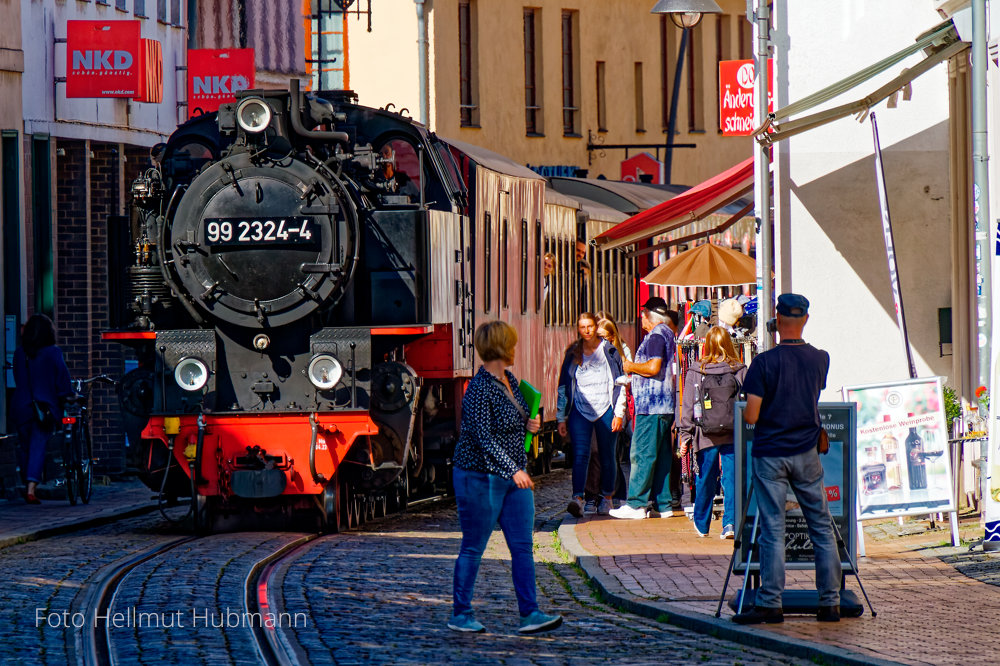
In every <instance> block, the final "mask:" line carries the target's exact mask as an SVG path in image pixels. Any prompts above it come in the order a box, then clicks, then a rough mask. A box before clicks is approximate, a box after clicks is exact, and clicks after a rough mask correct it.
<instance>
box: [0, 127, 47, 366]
mask: <svg viewBox="0 0 1000 666" xmlns="http://www.w3.org/2000/svg"><path fill="white" fill-rule="evenodd" d="M0 136H2V138H0V179H2V180H0V183H2V190H0V191H2V192H3V202H2V203H0V212H2V214H3V220H2V225H3V241H4V242H3V303H4V314H8V315H14V317H15V318H16V319H17V320H18V321H20V319H21V317H20V314H21V286H22V279H21V198H20V197H19V196H18V191H17V187H18V182H19V181H20V177H19V175H18V174H19V173H20V163H21V161H20V159H19V158H18V152H19V151H18V136H19V133H18V131H17V130H4V131H3V133H2V135H0ZM43 143H44V144H45V147H46V154H45V155H46V156H45V159H44V163H45V164H46V165H48V163H49V160H48V150H47V149H48V145H49V141H48V138H46V139H45V140H44V141H43ZM48 179H49V174H48V172H46V174H45V177H44V182H45V183H48ZM36 187H37V185H36ZM50 201H51V199H45V204H46V206H48V204H49V202H50ZM46 210H48V208H46ZM47 222H48V217H47V216H46V219H45V220H44V221H42V222H39V221H37V220H36V222H35V225H36V227H38V226H41V227H43V230H44V231H45V232H47V233H49V234H51V233H52V230H51V225H50V224H47ZM39 231H40V230H39V229H37V228H36V229H35V235H36V236H37V235H38V233H39ZM45 250H48V252H47V259H48V269H49V276H50V277H51V275H52V248H51V240H49V242H46V243H44V244H43V245H42V246H41V247H39V246H38V241H37V240H36V244H35V252H36V253H38V252H43V253H44V252H45ZM43 261H44V259H43ZM35 270H36V274H37V271H38V260H37V259H36V263H35ZM35 285H36V287H35V291H36V293H37V292H40V291H42V289H41V285H39V283H38V282H37V280H36V282H35ZM49 287H50V288H51V280H50V282H49ZM39 311H40V310H39ZM46 314H52V303H51V298H50V301H49V310H48V311H47V312H46ZM7 351H8V352H13V351H14V350H13V349H8V350H7Z"/></svg>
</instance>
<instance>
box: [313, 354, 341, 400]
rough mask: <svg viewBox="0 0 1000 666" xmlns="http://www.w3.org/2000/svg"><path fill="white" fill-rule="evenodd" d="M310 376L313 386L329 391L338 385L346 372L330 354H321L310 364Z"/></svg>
mask: <svg viewBox="0 0 1000 666" xmlns="http://www.w3.org/2000/svg"><path fill="white" fill-rule="evenodd" d="M308 374H309V381H310V382H312V385H313V386H315V387H316V388H318V389H320V390H322V391H328V390H330V389H332V388H333V387H334V386H336V385H337V383H338V382H339V381H340V378H341V376H342V375H343V374H344V370H343V368H341V367H340V363H339V362H338V361H337V359H335V358H334V357H332V356H330V355H329V354H319V355H317V356H314V357H313V360H312V361H311V362H310V363H309V371H308Z"/></svg>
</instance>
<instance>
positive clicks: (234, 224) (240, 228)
mask: <svg viewBox="0 0 1000 666" xmlns="http://www.w3.org/2000/svg"><path fill="white" fill-rule="evenodd" d="M314 227H315V225H314V224H313V221H312V220H311V219H310V218H308V217H260V218H253V219H249V218H242V217H206V218H205V229H204V231H205V236H204V237H205V244H206V245H209V246H213V247H218V246H227V247H247V246H250V245H257V246H259V245H316V244H317V243H318V241H319V230H318V229H314Z"/></svg>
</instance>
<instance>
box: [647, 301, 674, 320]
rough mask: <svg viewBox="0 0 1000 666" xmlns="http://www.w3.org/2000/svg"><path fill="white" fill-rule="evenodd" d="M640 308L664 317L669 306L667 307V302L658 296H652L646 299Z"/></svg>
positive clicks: (668, 310)
mask: <svg viewBox="0 0 1000 666" xmlns="http://www.w3.org/2000/svg"><path fill="white" fill-rule="evenodd" d="M642 309H643V310H649V311H650V312H655V313H656V314H658V315H661V316H663V317H666V316H667V313H668V312H670V308H668V307H667V302H666V301H665V300H663V299H662V298H660V297H659V296H653V297H651V298H650V299H649V300H648V301H646V302H645V303H643V304H642Z"/></svg>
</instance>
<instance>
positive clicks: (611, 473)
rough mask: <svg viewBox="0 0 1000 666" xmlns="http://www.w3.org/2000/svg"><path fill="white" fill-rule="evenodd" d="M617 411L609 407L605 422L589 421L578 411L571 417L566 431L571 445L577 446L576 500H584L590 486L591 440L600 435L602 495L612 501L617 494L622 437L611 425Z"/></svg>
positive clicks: (575, 458) (575, 451) (598, 445)
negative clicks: (616, 482)
mask: <svg viewBox="0 0 1000 666" xmlns="http://www.w3.org/2000/svg"><path fill="white" fill-rule="evenodd" d="M614 417H615V414H614V408H613V407H608V411H606V412H604V414H603V415H602V416H601V418H599V419H597V420H596V421H588V420H587V418H586V417H584V416H582V415H581V414H580V412H578V411H577V410H575V409H574V410H572V411H571V412H570V413H569V418H568V419H567V421H566V428H567V430H569V441H570V442H572V443H573V497H583V493H584V489H585V487H586V485H587V471H588V469H589V468H590V439H591V437H593V434H594V432H595V431H596V432H597V454H598V455H599V456H600V458H601V494H602V495H604V496H605V497H611V496H612V495H614V494H615V469H616V467H615V465H616V464H617V463H616V461H615V447H616V446H617V444H618V433H616V432H612V430H611V421H612V419H614Z"/></svg>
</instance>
